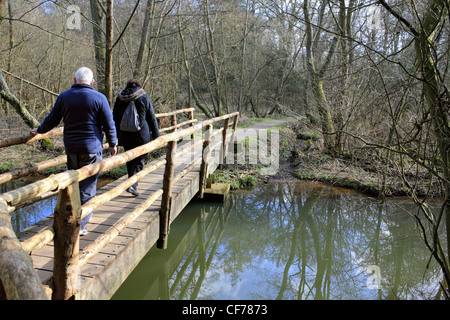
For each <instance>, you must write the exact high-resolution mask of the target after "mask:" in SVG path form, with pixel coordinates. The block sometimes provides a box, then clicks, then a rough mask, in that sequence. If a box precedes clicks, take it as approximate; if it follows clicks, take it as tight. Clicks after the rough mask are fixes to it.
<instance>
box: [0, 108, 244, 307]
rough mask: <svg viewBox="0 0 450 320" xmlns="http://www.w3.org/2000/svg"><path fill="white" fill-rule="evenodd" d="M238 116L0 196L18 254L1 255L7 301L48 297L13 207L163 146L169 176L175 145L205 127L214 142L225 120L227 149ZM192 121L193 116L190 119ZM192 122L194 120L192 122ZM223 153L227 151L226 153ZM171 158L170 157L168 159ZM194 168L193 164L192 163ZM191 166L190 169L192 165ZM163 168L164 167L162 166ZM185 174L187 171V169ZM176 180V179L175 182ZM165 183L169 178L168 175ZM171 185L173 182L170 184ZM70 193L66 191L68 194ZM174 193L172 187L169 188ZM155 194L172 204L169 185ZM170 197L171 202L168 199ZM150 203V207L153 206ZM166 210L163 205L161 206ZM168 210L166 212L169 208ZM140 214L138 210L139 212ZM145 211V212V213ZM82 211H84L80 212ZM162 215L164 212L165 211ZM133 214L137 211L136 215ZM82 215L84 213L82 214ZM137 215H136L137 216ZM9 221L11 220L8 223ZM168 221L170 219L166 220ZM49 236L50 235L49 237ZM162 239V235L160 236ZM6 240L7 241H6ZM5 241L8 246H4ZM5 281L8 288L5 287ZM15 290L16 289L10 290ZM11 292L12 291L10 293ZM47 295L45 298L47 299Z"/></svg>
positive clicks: (0, 214)
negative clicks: (25, 247)
mask: <svg viewBox="0 0 450 320" xmlns="http://www.w3.org/2000/svg"><path fill="white" fill-rule="evenodd" d="M238 116H239V113H238V112H234V113H231V114H227V115H224V116H220V117H216V118H212V119H208V120H204V121H202V122H198V123H196V124H194V123H193V122H189V124H191V127H189V128H186V129H182V130H178V131H176V128H174V132H172V133H169V134H166V135H162V136H160V137H159V138H157V139H155V140H153V141H151V142H149V143H147V144H145V145H142V146H139V147H137V148H134V149H132V150H129V151H127V152H124V153H121V154H117V155H115V156H113V157H111V158H106V159H103V160H102V161H100V162H98V163H94V164H91V165H87V166H85V167H82V168H80V169H77V170H68V171H65V172H62V173H59V174H55V175H52V176H50V177H48V178H45V179H43V180H41V181H37V182H35V183H32V184H29V185H27V186H24V187H21V188H18V189H16V190H12V191H9V192H6V193H3V194H0V227H1V226H3V227H5V228H0V236H1V237H0V238H1V239H2V240H0V241H2V242H4V243H6V242H8V243H7V244H8V246H9V247H14V248H15V250H14V253H15V254H16V256H15V259H14V260H11V259H10V258H9V256H4V255H1V254H0V264H2V266H6V267H5V268H3V267H2V268H0V269H1V270H2V271H0V280H2V281H3V287H4V288H5V292H6V293H7V296H8V298H10V295H11V298H16V299H23V298H24V297H28V296H30V295H31V298H32V299H45V298H47V296H46V295H45V290H44V289H43V286H42V283H39V284H40V286H41V288H36V283H38V282H39V277H38V276H37V274H36V272H35V271H34V269H33V267H32V265H31V262H30V261H29V259H28V258H27V252H26V251H24V250H23V248H22V246H21V243H20V241H19V240H18V239H17V236H16V235H15V233H14V231H13V230H12V226H11V223H10V216H9V212H10V209H9V208H10V207H11V206H16V205H17V204H20V203H21V202H23V201H27V200H29V199H32V198H35V197H38V196H40V195H42V194H44V193H46V192H49V191H56V190H59V191H60V195H61V194H62V193H61V192H62V191H65V192H66V193H67V192H68V191H67V190H68V189H67V188H68V187H70V186H72V185H74V184H75V183H76V182H78V181H81V180H83V179H85V178H87V177H90V176H93V175H95V174H97V173H100V172H101V171H104V170H108V169H112V168H116V167H119V166H122V165H123V164H125V163H126V162H128V161H130V160H132V159H134V158H136V157H138V156H140V155H142V154H146V153H149V152H152V151H154V150H157V149H160V148H162V147H164V146H167V148H168V152H167V159H168V161H167V163H164V164H165V165H166V173H167V172H168V171H169V172H170V168H169V167H170V165H169V164H170V162H172V165H173V160H172V161H169V159H170V158H173V156H174V153H172V151H173V152H174V151H175V148H174V146H176V141H177V140H180V139H182V138H184V137H186V136H188V135H193V134H194V133H195V132H197V131H199V130H202V129H203V128H205V127H206V129H207V131H206V134H205V135H206V137H205V139H206V140H208V139H210V138H211V135H212V134H211V133H212V130H211V129H212V125H213V124H214V123H216V122H219V121H222V120H225V124H224V127H223V128H222V129H220V132H223V142H222V143H223V147H224V146H225V139H226V136H227V134H226V128H227V127H228V125H229V119H231V118H233V117H234V118H235V121H234V124H233V132H234V130H236V124H237V119H238ZM191 117H192V116H191ZM190 120H193V119H190ZM208 144H209V143H205V142H204V143H203V148H205V146H207V145H208ZM223 150H224V149H223ZM169 155H170V156H169ZM204 162H205V158H204V157H203V158H202V168H203V166H204ZM193 164H194V163H193ZM193 164H191V166H192V165H193ZM161 165H163V164H161ZM185 171H186V169H185ZM200 176H201V178H200V181H201V185H202V182H203V181H204V174H203V180H202V171H201V174H200ZM172 179H173V168H172V177H171V178H170V180H172ZM175 179H177V177H176V178H175ZM165 180H167V179H166V174H165ZM169 184H171V182H169ZM66 189H67V190H66ZM169 190H170V193H171V187H170V188H169ZM156 193H161V194H162V195H163V200H164V198H165V201H162V203H164V202H167V201H169V198H170V195H169V196H168V195H167V186H166V181H164V188H163V190H158V191H156V192H155V193H154V195H152V196H151V197H150V198H152V197H154V199H156V198H157V197H156V196H155V194H156ZM168 197H169V198H168ZM150 198H149V199H147V201H146V202H148V201H150V200H151V202H153V201H154V199H153V198H152V199H153V200H152V199H150ZM151 202H150V204H151ZM162 206H163V207H164V204H162ZM166 209H167V208H166ZM136 210H137V209H136ZM144 210H145V209H144ZM80 211H81V208H80ZM162 211H164V210H163V209H162ZM133 212H134V211H133ZM80 214H81V212H80ZM135 214H136V213H135ZM8 218H9V219H8ZM166 219H167V218H166ZM5 233H6V234H7V237H6V238H5V237H4V234H5ZM49 233H50V234H49ZM51 233H52V231H51V230H50V231H49V230H47V233H45V232H44V233H43V234H44V236H42V238H47V240H48V238H49V237H53V236H52V235H51ZM160 236H161V233H160ZM5 239H6V240H5ZM47 240H39V241H47ZM5 241H6V242H5ZM4 243H1V242H0V244H1V245H4ZM88 256H89V252H87V253H86V254H85V255H84V256H83V260H82V261H84V263H85V261H87V258H88ZM18 265H22V266H25V268H24V269H26V270H27V272H26V274H25V276H24V275H22V277H17V276H16V275H15V271H16V269H17V266H18ZM5 281H6V284H5ZM11 288H13V289H11ZM16 288H20V290H16ZM7 289H9V290H7ZM44 295H45V296H44Z"/></svg>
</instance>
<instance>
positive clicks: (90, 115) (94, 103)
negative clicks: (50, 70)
mask: <svg viewBox="0 0 450 320" xmlns="http://www.w3.org/2000/svg"><path fill="white" fill-rule="evenodd" d="M61 119H62V120H63V121H64V147H65V149H66V152H67V153H69V152H70V153H97V152H101V151H102V150H103V132H102V131H104V132H105V134H106V140H107V141H108V143H109V146H110V147H114V146H115V145H116V144H117V134H116V127H115V125H114V120H113V115H112V112H111V108H110V107H109V103H108V100H107V99H106V97H105V96H104V95H103V94H102V93H100V92H98V91H95V89H94V88H93V87H92V86H90V85H87V84H82V83H75V84H74V85H72V87H71V88H70V89H69V90H67V91H64V92H63V93H61V94H60V95H59V96H58V98H57V99H56V102H55V105H54V106H53V109H52V111H51V112H50V113H49V115H48V116H47V117H46V118H45V119H44V121H43V122H42V123H41V125H40V126H39V127H38V128H37V132H38V133H45V132H47V131H50V130H51V129H53V128H54V127H56V126H57V125H58V124H59V123H60V122H61Z"/></svg>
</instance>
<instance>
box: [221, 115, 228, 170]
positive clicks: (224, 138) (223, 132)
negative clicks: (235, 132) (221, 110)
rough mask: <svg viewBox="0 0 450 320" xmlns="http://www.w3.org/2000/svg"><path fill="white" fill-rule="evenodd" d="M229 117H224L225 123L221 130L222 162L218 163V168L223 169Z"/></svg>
mask: <svg viewBox="0 0 450 320" xmlns="http://www.w3.org/2000/svg"><path fill="white" fill-rule="evenodd" d="M229 121H230V118H226V119H225V123H224V125H223V131H222V155H221V158H222V162H221V163H220V165H219V169H223V165H224V163H225V156H226V154H227V130H228V125H229Z"/></svg>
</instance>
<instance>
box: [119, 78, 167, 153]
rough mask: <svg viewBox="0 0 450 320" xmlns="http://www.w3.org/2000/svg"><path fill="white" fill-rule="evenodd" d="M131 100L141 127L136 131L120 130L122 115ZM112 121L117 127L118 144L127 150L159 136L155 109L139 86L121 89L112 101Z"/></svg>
mask: <svg viewBox="0 0 450 320" xmlns="http://www.w3.org/2000/svg"><path fill="white" fill-rule="evenodd" d="M131 100H134V104H135V105H136V109H137V111H138V114H139V123H140V125H141V127H142V129H141V130H140V131H138V132H125V131H121V130H120V122H121V121H122V116H123V114H124V112H125V110H126V108H127V107H128V105H129V103H130V101H131ZM113 116H114V122H115V124H116V129H117V138H118V140H119V146H123V147H124V148H125V149H127V150H129V149H132V148H135V147H138V146H140V145H143V144H145V143H148V142H150V141H151V140H153V139H156V138H158V137H159V128H158V122H157V120H156V116H155V111H154V109H153V105H152V102H151V101H150V98H149V97H148V95H147V94H146V93H145V91H143V89H141V88H139V87H134V88H126V89H124V90H122V91H121V92H120V93H119V94H118V96H117V98H116V102H115V103H114V110H113Z"/></svg>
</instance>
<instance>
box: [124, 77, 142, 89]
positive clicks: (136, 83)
mask: <svg viewBox="0 0 450 320" xmlns="http://www.w3.org/2000/svg"><path fill="white" fill-rule="evenodd" d="M135 87H139V88H142V84H141V83H140V82H139V81H138V80H136V79H130V80H128V82H127V88H135Z"/></svg>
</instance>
